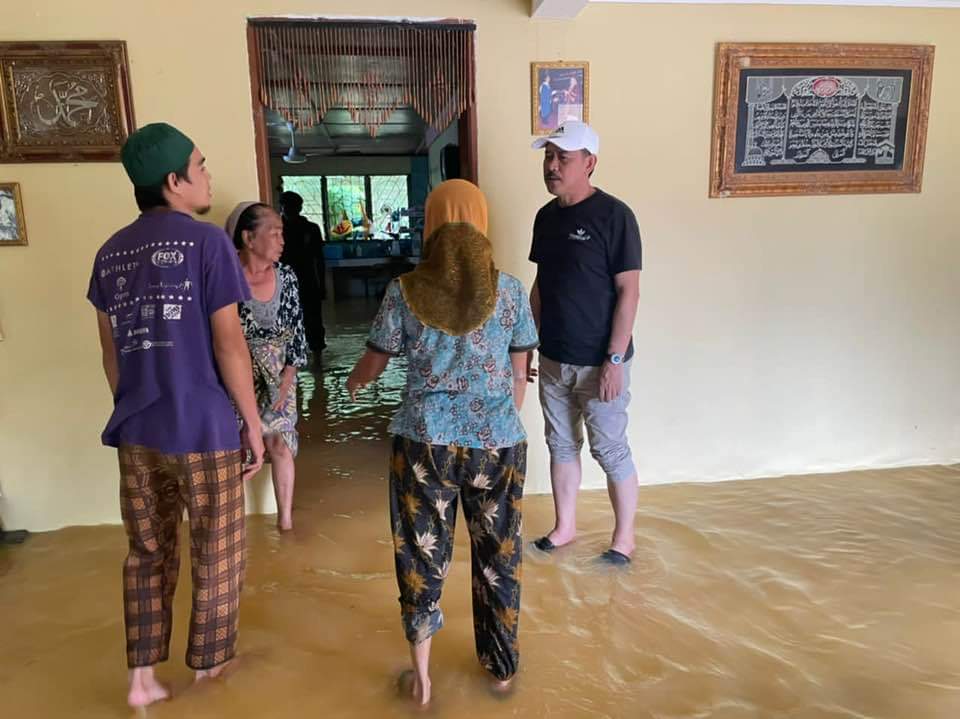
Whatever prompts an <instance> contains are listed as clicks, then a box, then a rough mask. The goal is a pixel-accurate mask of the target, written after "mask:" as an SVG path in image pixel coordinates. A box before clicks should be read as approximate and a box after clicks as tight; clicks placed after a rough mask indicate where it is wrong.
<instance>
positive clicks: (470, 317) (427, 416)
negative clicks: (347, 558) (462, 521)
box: [347, 180, 537, 704]
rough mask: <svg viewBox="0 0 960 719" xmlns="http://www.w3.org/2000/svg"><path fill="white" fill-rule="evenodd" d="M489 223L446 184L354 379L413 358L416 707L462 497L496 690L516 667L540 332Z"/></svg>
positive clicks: (409, 579) (409, 611)
mask: <svg viewBox="0 0 960 719" xmlns="http://www.w3.org/2000/svg"><path fill="white" fill-rule="evenodd" d="M486 232H487V205H486V200H485V198H484V196H483V194H482V193H481V192H480V190H479V189H477V187H476V186H474V185H472V184H470V183H469V182H467V181H465V180H449V181H447V182H444V183H441V184H440V185H438V186H437V188H436V189H435V190H434V191H433V192H432V193H431V194H430V196H429V198H428V199H427V204H426V224H425V227H424V234H425V235H426V237H427V241H426V244H425V245H424V253H423V259H422V261H421V263H420V264H419V265H418V267H417V268H416V269H415V270H414V271H412V272H409V273H407V274H405V275H402V276H401V277H400V278H399V280H394V281H393V282H392V283H391V284H390V285H389V287H388V288H387V293H386V296H385V297H384V299H383V303H382V304H381V307H380V312H379V314H378V315H377V317H376V319H375V321H374V323H373V328H372V329H371V331H370V336H369V341H368V343H367V351H366V353H365V354H364V355H363V357H362V358H361V359H360V360H359V361H358V362H357V364H356V366H355V367H354V368H353V372H351V374H350V377H349V379H348V381H347V388H348V390H349V391H350V395H351V397H353V398H354V399H355V398H356V396H357V392H358V391H359V390H360V389H361V388H362V387H364V386H365V385H367V384H368V383H370V382H372V381H374V380H375V379H376V378H377V377H379V376H380V374H381V373H382V372H383V371H384V369H385V368H386V366H387V363H388V362H389V360H390V358H391V357H396V356H400V355H404V356H406V359H407V385H406V389H405V392H404V397H403V403H402V405H401V407H400V410H399V411H398V412H397V415H396V417H394V420H393V422H392V424H391V425H390V432H391V434H393V435H394V438H393V459H392V462H391V466H390V517H391V522H392V525H393V541H394V551H395V560H396V571H397V582H398V584H399V587H400V606H401V617H402V621H403V627H404V631H405V633H406V637H407V640H408V641H409V642H410V655H411V658H412V661H413V666H414V672H413V675H414V681H413V685H412V688H411V689H412V693H413V696H414V699H415V700H416V701H417V702H418V703H420V704H426V703H427V702H428V701H429V700H430V674H429V661H430V646H431V640H432V637H433V634H434V633H435V632H436V631H437V630H438V629H440V628H441V627H442V626H443V614H442V612H441V611H440V594H441V591H442V590H443V583H444V579H445V578H446V576H447V571H448V570H449V568H450V561H451V558H452V555H453V533H454V523H455V520H456V514H457V503H458V502H462V503H463V509H464V514H465V516H466V518H467V528H468V530H469V532H470V539H471V549H472V555H473V558H472V570H473V612H474V617H473V620H474V633H475V640H476V651H477V655H478V657H479V659H480V662H481V664H482V665H483V666H484V667H485V668H486V669H487V671H489V672H490V673H491V674H492V675H493V677H494V678H495V681H494V684H493V687H494V689H496V690H498V691H504V690H506V689H508V688H509V687H510V682H511V679H512V678H513V675H514V674H515V673H516V671H517V666H518V663H519V645H518V636H517V628H518V619H519V616H520V560H521V555H522V547H521V536H520V525H521V503H522V498H523V482H524V478H525V472H526V460H527V445H526V435H525V434H524V431H523V427H522V425H521V424H520V418H519V415H518V409H519V407H520V406H521V404H522V403H523V397H524V392H525V388H526V355H527V352H528V351H530V350H531V349H532V348H534V347H536V345H537V335H536V329H535V326H534V321H533V315H532V313H531V311H530V305H529V302H528V299H527V295H526V292H525V291H524V289H523V286H522V285H521V284H520V282H519V280H517V279H515V278H514V277H511V276H510V275H507V274H505V273H503V272H499V271H498V270H497V269H496V267H495V265H494V263H493V253H492V246H491V244H490V241H489V240H488V239H487V237H486Z"/></svg>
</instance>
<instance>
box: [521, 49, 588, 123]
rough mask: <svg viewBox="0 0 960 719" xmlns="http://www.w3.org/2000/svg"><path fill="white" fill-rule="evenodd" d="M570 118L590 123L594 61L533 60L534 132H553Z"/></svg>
mask: <svg viewBox="0 0 960 719" xmlns="http://www.w3.org/2000/svg"><path fill="white" fill-rule="evenodd" d="M567 120H579V121H581V122H590V63H588V62H532V63H530V131H531V132H532V133H533V134H534V135H549V134H550V133H551V132H553V131H554V130H556V129H557V128H558V127H559V126H560V125H562V124H563V123H564V122H566V121H567Z"/></svg>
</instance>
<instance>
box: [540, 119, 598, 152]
mask: <svg viewBox="0 0 960 719" xmlns="http://www.w3.org/2000/svg"><path fill="white" fill-rule="evenodd" d="M547 144H554V145H556V146H557V147H559V148H560V149H561V150H566V151H567V152H573V151H574V150H586V151H587V152H589V153H590V154H591V155H598V154H600V137H599V136H598V135H597V133H596V132H594V131H593V128H592V127H590V125H588V124H587V123H585V122H579V121H578V120H568V121H567V122H565V123H563V124H562V125H560V127H558V128H557V129H556V130H554V131H553V132H551V133H550V134H549V135H547V136H546V137H539V138H537V139H536V140H534V142H533V145H532V146H531V147H533V149H534V150H539V149H541V148H543V147H546V145H547Z"/></svg>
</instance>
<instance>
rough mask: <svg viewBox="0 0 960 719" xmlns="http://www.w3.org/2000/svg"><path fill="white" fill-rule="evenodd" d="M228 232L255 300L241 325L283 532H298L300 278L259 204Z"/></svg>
mask: <svg viewBox="0 0 960 719" xmlns="http://www.w3.org/2000/svg"><path fill="white" fill-rule="evenodd" d="M226 230H227V234H228V235H230V237H232V238H233V244H234V245H236V247H237V250H239V252H240V264H241V266H242V267H243V274H244V276H245V277H246V278H247V283H248V284H249V285H250V293H251V294H252V295H253V296H252V298H251V299H250V300H249V301H248V302H243V303H241V304H240V322H241V324H242V325H243V333H244V335H245V336H246V338H247V345H248V346H249V347H250V355H251V358H252V362H253V380H254V381H253V385H254V389H255V391H256V394H257V404H258V405H259V407H260V419H261V421H262V423H263V440H264V445H265V447H266V452H267V458H268V460H269V461H270V462H271V463H272V464H273V472H272V474H273V489H274V492H275V493H276V497H277V526H278V527H279V528H280V530H281V531H287V530H290V529H293V484H294V458H295V457H296V456H297V447H298V438H297V429H296V426H297V387H296V384H297V369H299V368H301V367H304V366H306V364H307V342H306V337H305V335H304V329H303V311H302V309H301V307H300V294H299V290H298V288H297V277H296V275H295V274H294V272H293V270H292V269H291V268H290V267H287V266H286V265H281V264H280V262H279V260H280V253H281V252H282V251H283V221H282V220H281V219H280V215H278V214H277V213H276V212H274V210H273V209H272V208H270V207H268V206H267V205H264V204H261V203H259V202H245V203H241V204H240V205H238V206H237V208H236V209H235V210H234V211H233V213H232V214H231V215H230V217H229V219H228V220H227V227H226Z"/></svg>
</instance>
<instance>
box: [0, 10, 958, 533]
mask: <svg viewBox="0 0 960 719" xmlns="http://www.w3.org/2000/svg"><path fill="white" fill-rule="evenodd" d="M7 5H8V6H7V7H5V8H4V11H3V21H2V22H3V25H2V27H3V29H2V32H0V36H2V39H4V40H43V39H58V40H66V39H125V40H126V41H127V42H128V44H129V51H130V58H131V72H132V79H133V89H134V101H135V107H136V114H137V119H138V121H139V123H141V124H143V123H146V122H149V121H155V120H161V119H162V120H167V121H170V122H172V123H174V124H176V125H179V126H182V127H183V128H184V129H185V130H186V131H187V132H188V133H189V134H190V135H191V136H192V137H193V138H194V139H195V140H196V141H197V143H198V144H199V145H200V147H201V148H202V150H203V151H204V153H205V154H206V156H207V157H208V159H209V165H210V168H211V170H212V172H213V175H214V184H215V191H216V205H215V208H214V212H213V219H214V220H217V221H219V220H221V219H222V218H223V216H224V215H225V214H226V212H227V211H228V210H229V209H230V208H231V207H232V206H233V205H234V203H235V202H237V201H238V200H241V199H249V198H252V197H253V196H254V195H255V194H256V187H257V185H256V177H255V170H254V158H253V128H252V121H251V114H250V88H249V81H248V75H247V67H248V66H247V54H246V39H245V32H244V28H245V22H246V21H245V18H246V17H247V16H249V15H268V14H280V13H289V14H316V13H318V12H323V13H327V14H337V13H339V14H345V15H346V14H349V15H359V14H363V15H397V14H400V13H402V14H404V15H407V16H416V17H436V16H446V15H450V14H458V15H461V16H464V17H471V18H473V19H475V20H476V21H477V23H478V26H479V36H478V38H479V46H478V47H479V50H478V52H479V62H478V79H479V123H480V155H481V157H480V161H481V166H480V173H481V184H482V185H483V188H484V190H485V191H486V192H487V193H488V196H489V199H490V203H491V206H492V211H491V228H492V229H491V233H492V237H493V240H494V243H495V245H496V249H497V253H498V256H499V260H500V263H501V264H502V265H503V267H504V268H505V269H507V270H508V271H512V272H514V273H516V274H518V275H519V276H520V277H521V278H522V279H523V280H524V281H525V282H527V283H529V282H530V281H531V280H532V267H531V266H530V265H529V264H527V263H526V254H527V248H528V243H529V238H530V224H531V221H532V219H533V216H534V213H535V212H536V209H537V207H538V206H539V205H540V204H541V203H543V202H544V201H545V199H546V196H545V194H544V191H543V188H542V185H541V181H540V169H539V158H538V157H537V156H536V155H535V154H534V153H533V152H531V151H530V150H529V149H528V143H529V141H530V137H529V112H530V105H529V67H528V63H529V62H530V61H531V60H535V59H541V60H550V59H559V58H567V59H585V60H589V61H590V62H591V70H592V75H591V79H592V88H593V89H592V100H593V103H592V105H593V106H592V118H593V121H594V124H595V126H596V127H597V129H598V130H599V132H600V135H601V137H602V142H603V151H602V154H601V163H600V168H599V170H598V173H597V176H596V179H597V181H598V184H599V185H601V186H603V187H605V188H606V189H607V190H609V191H611V192H614V193H615V194H617V195H619V196H620V197H622V198H623V199H624V200H626V201H627V202H628V203H629V204H630V205H631V206H632V207H633V208H634V209H635V211H636V213H637V215H638V217H639V220H640V226H641V229H642V231H643V233H644V238H645V243H646V244H645V250H646V252H645V263H646V270H645V272H644V275H643V282H642V287H643V289H642V301H641V310H640V316H639V319H638V329H637V343H638V350H639V354H638V358H637V361H636V366H635V367H634V384H635V393H634V394H635V399H634V404H633V424H632V435H633V440H634V442H633V444H634V450H635V453H636V454H637V457H638V463H639V466H640V472H641V479H642V480H643V481H645V482H661V481H674V480H685V479H704V480H711V479H722V478H729V477H738V476H763V475H767V474H773V473H792V472H804V471H817V470H827V469H834V468H846V467H860V466H883V465H892V464H904V463H913V462H917V463H921V462H943V461H956V460H957V459H960V433H958V423H957V419H956V417H957V415H956V413H955V412H954V411H953V406H954V404H955V390H956V387H957V385H958V379H960V363H958V362H957V359H958V357H960V352H958V350H960V339H958V337H960V333H958V332H957V331H956V327H957V326H958V321H960V296H958V294H960V290H958V287H960V283H958V282H957V281H956V278H955V268H956V267H958V266H960V242H958V239H960V238H958V236H957V235H958V230H957V227H958V225H960V222H958V220H960V211H958V204H960V203H958V202H957V200H956V173H957V167H958V166H960V136H958V132H957V130H956V129H955V126H953V125H952V124H951V118H956V117H960V95H958V93H956V92H955V85H956V83H955V78H956V77H957V76H958V75H960V22H958V20H960V11H957V10H943V11H939V10H926V9H877V8H830V7H810V6H807V7H783V6H781V7H765V6H743V5H740V6H726V7H724V6H699V7H698V6H641V5H593V6H589V7H588V8H587V9H586V10H585V11H584V12H583V13H582V14H581V16H580V17H579V18H578V19H577V20H576V21H575V22H572V23H560V22H543V23H542V22H535V21H531V20H530V19H529V18H528V17H527V12H528V9H529V2H528V0H483V1H482V2H450V1H449V0H444V1H441V0H402V1H401V0H327V1H325V2H322V3H319V2H307V1H305V0H289V1H288V2H280V0H260V1H259V2H253V1H252V0H215V1H214V0H207V1H206V2H202V3H201V2H187V1H186V0H168V1H167V2H162V3H129V2H121V1H120V0H87V2H84V3H83V8H82V10H81V9H80V8H79V6H78V5H77V4H76V3H74V2H67V1H66V0H60V1H59V2H58V1H56V0H32V1H31V2H29V3H8V4H7ZM723 40H726V41H761V40H774V41H776V40H783V41H788V40H789V41H860V42H904V43H930V44H934V45H936V46H937V59H936V65H935V74H934V84H933V107H932V113H931V118H930V128H929V136H928V144H927V163H926V175H925V178H924V191H923V193H922V194H919V195H899V196H864V197H801V198H781V199H755V200H750V199H731V200H708V199H707V173H708V158H709V149H710V148H709V138H710V114H711V92H712V81H713V50H714V44H715V43H716V42H718V41H723ZM664 108H669V113H667V112H665V111H664ZM954 121H955V120H954ZM0 180H13V181H18V182H20V183H21V185H22V190H23V201H24V207H25V212H26V217H27V223H28V233H29V238H30V245H29V247H26V248H2V249H0V325H2V327H3V331H4V334H5V337H6V338H5V340H4V341H3V342H0V491H2V492H3V499H2V500H0V512H2V517H3V522H4V524H5V525H6V526H7V527H28V528H31V529H48V528H53V527H59V526H62V525H65V524H88V523H97V522H115V521H118V514H119V513H118V510H117V499H116V496H117V479H116V467H115V459H114V454H113V452H112V451H110V450H108V449H105V448H102V447H101V446H100V445H99V441H98V435H99V432H100V429H101V427H102V425H103V423H104V421H105V419H106V417H107V415H108V413H109V408H110V402H109V399H108V394H107V391H106V386H105V383H104V380H103V378H102V376H101V373H100V368H99V356H98V349H97V341H96V334H95V331H94V317H93V311H92V310H91V308H90V307H89V306H88V305H87V304H86V302H85V301H84V299H83V297H84V293H85V290H86V283H87V277H88V272H89V268H90V263H91V260H92V257H93V255H94V252H95V251H96V249H97V247H98V246H99V245H100V244H101V243H102V242H103V241H104V240H105V239H106V237H107V236H108V235H109V234H110V233H111V232H112V231H113V230H115V229H116V228H118V227H120V226H121V225H123V224H124V223H126V222H128V221H129V220H130V219H131V218H132V217H133V216H134V214H135V208H134V205H133V199H132V197H131V192H130V188H129V187H128V185H127V181H126V179H125V177H124V175H123V171H122V169H121V168H120V166H119V165H111V164H105V165H93V164H87V165H39V164H37V165H6V166H0ZM524 414H525V420H526V422H527V426H528V428H529V430H530V433H531V435H532V437H533V440H534V441H533V443H532V446H533V448H534V451H533V453H532V455H531V471H530V475H531V478H530V484H529V487H530V489H531V491H543V490H545V489H547V488H548V481H547V477H546V473H545V470H544V467H545V465H544V461H545V456H544V452H543V450H542V448H541V443H540V442H539V441H537V437H538V435H539V434H540V432H541V424H540V421H539V418H538V416H537V409H536V403H535V402H532V403H531V404H530V406H528V407H527V408H526V410H525V413H524ZM600 482H601V478H600V477H599V475H598V474H597V473H596V471H594V470H591V472H590V473H589V475H588V484H592V485H594V486H597V485H599V484H600Z"/></svg>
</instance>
